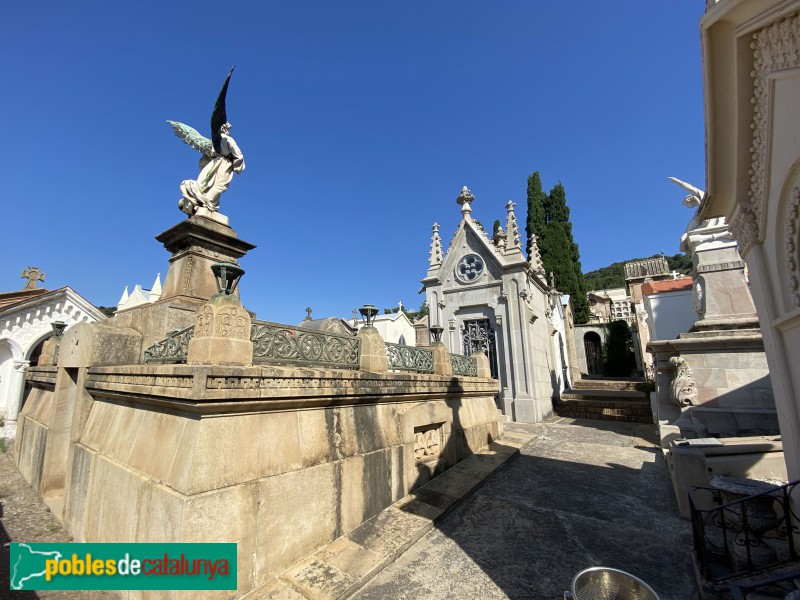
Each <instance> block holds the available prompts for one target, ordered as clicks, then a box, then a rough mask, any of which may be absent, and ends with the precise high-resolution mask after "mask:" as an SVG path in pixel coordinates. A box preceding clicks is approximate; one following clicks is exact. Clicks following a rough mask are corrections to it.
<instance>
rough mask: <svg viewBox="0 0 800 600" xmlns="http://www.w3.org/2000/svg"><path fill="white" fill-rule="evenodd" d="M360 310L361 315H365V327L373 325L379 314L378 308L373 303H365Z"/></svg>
mask: <svg viewBox="0 0 800 600" xmlns="http://www.w3.org/2000/svg"><path fill="white" fill-rule="evenodd" d="M358 312H360V313H361V316H362V317H364V327H372V324H373V323H374V321H375V317H376V316H377V315H378V309H377V308H375V307H374V306H373V305H372V304H365V305H364V306H362V307H361V308H359V309H358Z"/></svg>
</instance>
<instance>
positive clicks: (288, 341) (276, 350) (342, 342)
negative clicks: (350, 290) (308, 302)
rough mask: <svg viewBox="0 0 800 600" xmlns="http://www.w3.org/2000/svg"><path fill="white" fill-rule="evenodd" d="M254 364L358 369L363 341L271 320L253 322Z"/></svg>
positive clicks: (251, 329)
mask: <svg viewBox="0 0 800 600" xmlns="http://www.w3.org/2000/svg"><path fill="white" fill-rule="evenodd" d="M250 341H252V342H253V362H256V363H272V364H298V365H299V364H302V365H314V366H325V367H333V368H338V369H358V367H359V365H360V359H361V338H358V337H354V336H349V335H341V334H334V333H320V332H319V331H312V330H308V329H302V328H300V327H292V326H291V325H281V324H279V323H270V322H268V321H253V323H252V326H251V327H250Z"/></svg>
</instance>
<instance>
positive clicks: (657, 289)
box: [642, 277, 694, 295]
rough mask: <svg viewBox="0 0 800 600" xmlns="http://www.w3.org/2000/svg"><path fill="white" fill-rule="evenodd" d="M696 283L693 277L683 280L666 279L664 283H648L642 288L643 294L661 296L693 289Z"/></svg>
mask: <svg viewBox="0 0 800 600" xmlns="http://www.w3.org/2000/svg"><path fill="white" fill-rule="evenodd" d="M693 283H694V281H693V280H692V278H691V277H684V278H683V279H664V280H662V281H648V282H647V283H645V284H644V285H643V286H642V294H645V295H647V294H660V293H661V292H678V291H682V290H690V289H692V284H693Z"/></svg>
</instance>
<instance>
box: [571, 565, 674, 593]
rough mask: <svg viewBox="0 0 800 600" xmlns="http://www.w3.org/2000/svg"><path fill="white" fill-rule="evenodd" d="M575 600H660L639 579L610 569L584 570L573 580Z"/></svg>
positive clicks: (594, 568) (595, 568)
mask: <svg viewBox="0 0 800 600" xmlns="http://www.w3.org/2000/svg"><path fill="white" fill-rule="evenodd" d="M572 597H573V598H574V599H575V600H659V598H658V596H657V595H656V593H655V592H654V591H653V588H651V587H650V586H649V585H647V584H646V583H645V582H644V581H642V580H641V579H639V578H638V577H636V576H634V575H631V574H630V573H626V572H625V571H620V570H618V569H611V568H608V567H591V568H589V569H584V570H583V571H581V572H580V573H578V574H577V575H575V577H574V579H573V580H572Z"/></svg>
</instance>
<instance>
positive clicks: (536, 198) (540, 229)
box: [525, 171, 548, 256]
mask: <svg viewBox="0 0 800 600" xmlns="http://www.w3.org/2000/svg"><path fill="white" fill-rule="evenodd" d="M547 201H548V199H547V194H545V193H544V192H543V191H542V180H541V178H540V177H539V171H536V172H534V173H533V174H532V175H530V176H529V177H528V218H527V220H526V221H525V233H526V235H527V238H526V240H525V253H526V254H528V256H530V253H531V234H532V233H535V234H536V237H538V238H540V237H541V236H542V235H543V234H544V226H545V225H546V224H547V221H546V219H545V215H546V214H547ZM539 243H541V240H539Z"/></svg>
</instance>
